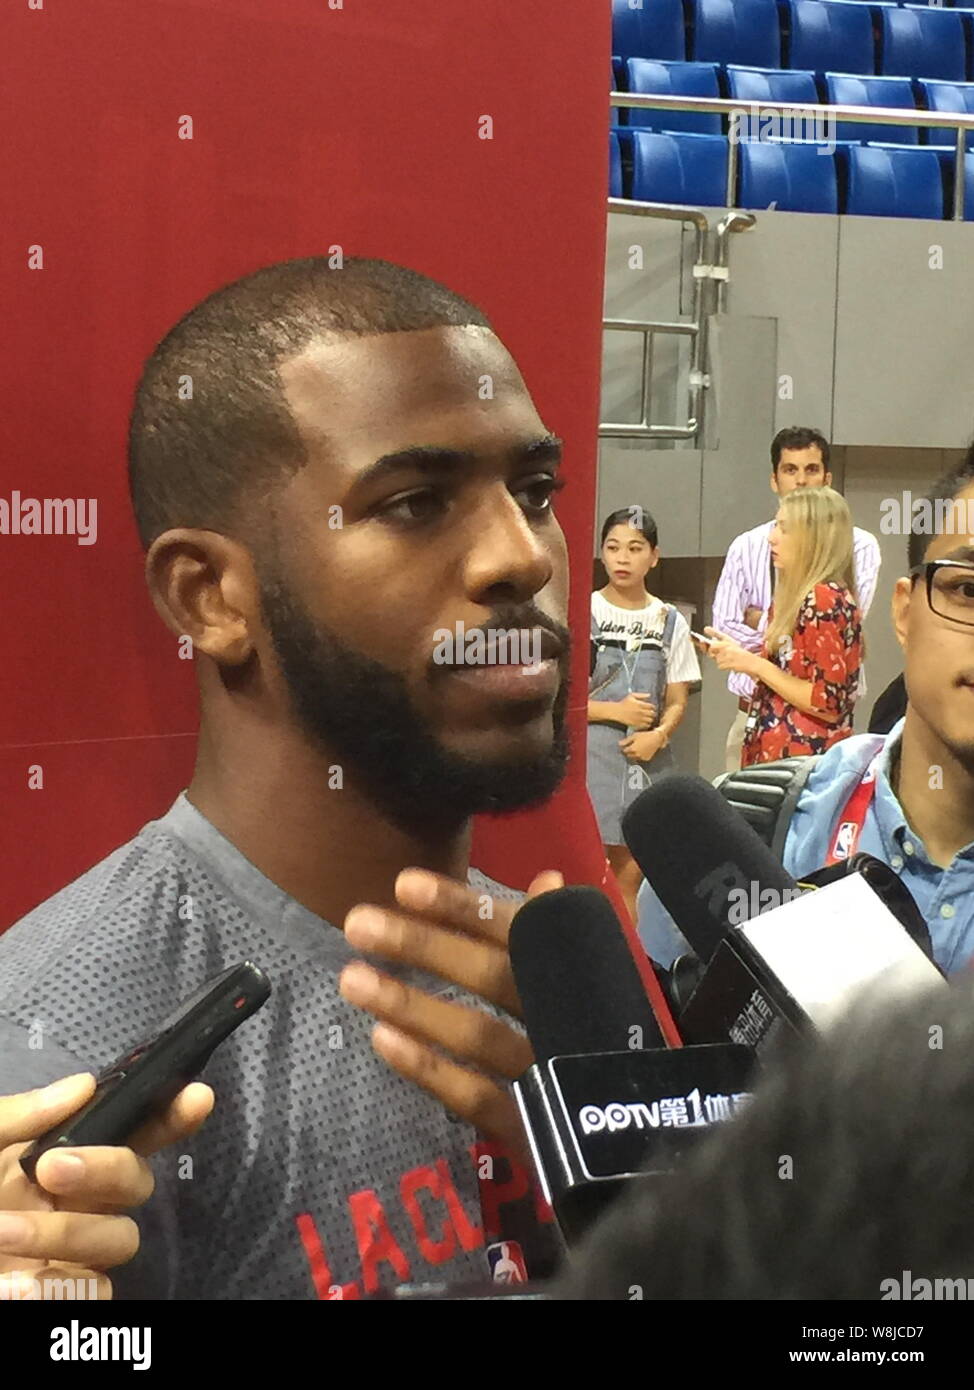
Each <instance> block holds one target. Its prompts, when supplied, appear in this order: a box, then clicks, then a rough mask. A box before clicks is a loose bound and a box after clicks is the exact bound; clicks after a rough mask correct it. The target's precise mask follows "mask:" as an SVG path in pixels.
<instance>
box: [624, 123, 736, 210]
mask: <svg viewBox="0 0 974 1390" xmlns="http://www.w3.org/2000/svg"><path fill="white" fill-rule="evenodd" d="M630 138H631V139H632V146H633V150H632V196H633V197H634V198H637V199H638V200H639V201H640V202H645V203H679V204H681V205H683V206H686V205H688V204H689V205H690V206H691V207H698V206H700V207H723V206H725V200H726V196H727V141H726V139H725V138H724V136H722V135H686V134H676V135H660V134H657V133H656V132H655V131H651V130H634V131H632V132H631V136H630Z"/></svg>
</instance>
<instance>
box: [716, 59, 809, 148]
mask: <svg viewBox="0 0 974 1390" xmlns="http://www.w3.org/2000/svg"><path fill="white" fill-rule="evenodd" d="M727 83H728V87H729V89H730V95H731V97H733V98H734V100H735V101H748V102H751V103H752V104H754V105H756V106H760V107H762V108H764V107H767V106H775V105H776V104H777V103H778V102H782V101H789V102H795V103H797V104H798V105H800V106H817V105H818V104H819V100H820V98H819V95H818V89H817V88H816V86H815V74H814V73H811V72H774V71H770V70H769V69H767V68H738V67H728V69H727ZM766 128H767V121H766V120H765V119H764V117H763V116H762V115H761V114H760V113H758V114H756V115H754V116H753V117H752V116H751V115H750V114H749V113H746V112H741V113H739V114H737V113H735V116H734V117H732V118H731V126H730V129H731V131H732V132H736V134H737V135H738V136H739V137H741V138H743V139H747V140H764V139H767V138H768V135H767V129H766ZM775 133H780V132H775ZM795 133H796V135H797V136H798V138H799V139H800V138H802V136H803V135H804V136H805V137H806V138H808V139H812V138H814V135H813V132H812V131H810V130H809V131H805V130H804V129H800V130H798V131H796V132H795Z"/></svg>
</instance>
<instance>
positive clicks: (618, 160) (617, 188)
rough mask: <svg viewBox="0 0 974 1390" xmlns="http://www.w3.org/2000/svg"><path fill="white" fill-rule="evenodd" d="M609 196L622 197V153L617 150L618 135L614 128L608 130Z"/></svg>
mask: <svg viewBox="0 0 974 1390" xmlns="http://www.w3.org/2000/svg"><path fill="white" fill-rule="evenodd" d="M609 197H610V198H621V197H622V155H621V154H620V152H619V137H618V135H616V133H615V131H614V130H610V131H609Z"/></svg>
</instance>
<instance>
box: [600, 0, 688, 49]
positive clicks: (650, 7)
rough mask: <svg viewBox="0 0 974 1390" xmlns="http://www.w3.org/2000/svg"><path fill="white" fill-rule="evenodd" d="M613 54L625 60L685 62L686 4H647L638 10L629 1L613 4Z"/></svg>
mask: <svg viewBox="0 0 974 1390" xmlns="http://www.w3.org/2000/svg"><path fill="white" fill-rule="evenodd" d="M612 52H613V53H618V54H620V55H621V56H622V57H623V58H676V59H681V58H685V57H686V56H687V44H686V26H685V24H684V18H683V3H682V0H643V2H642V5H641V7H640V8H639V9H635V10H633V9H630V8H629V0H612Z"/></svg>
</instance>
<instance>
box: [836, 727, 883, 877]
mask: <svg viewBox="0 0 974 1390" xmlns="http://www.w3.org/2000/svg"><path fill="white" fill-rule="evenodd" d="M883 751H884V750H883V749H882V748H881V749H880V750H879V752H878V753H876V754H875V755H874V757H873V758H872V759H871V761H870V763H869V766H868V767H867V768H866V770H865V772H864V773H863V774H862V778H861V779H860V781H859V783H858V784H857V786H856V788H855V790H854V791H853V793H852V795H851V796H850V797H849V800H848V801H847V802H846V804H845V809H844V810H843V812H842V814H841V816H840V817H839V824H838V828H837V829H836V832H835V836H834V838H833V840H832V848H831V850H830V851H829V857H828V859H826V861H825V863H826V864H837V863H838V862H839V860H840V859H851V858H852V856H853V855H854V854H855V852H856V848H857V846H858V844H859V836H860V835H861V834H862V827H863V825H864V824H865V820H866V814H867V812H868V811H869V807H870V806H871V805H872V800H873V797H874V796H875V795H876V778H877V777H878V775H879V761H880V758H881V757H882V756H883Z"/></svg>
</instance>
